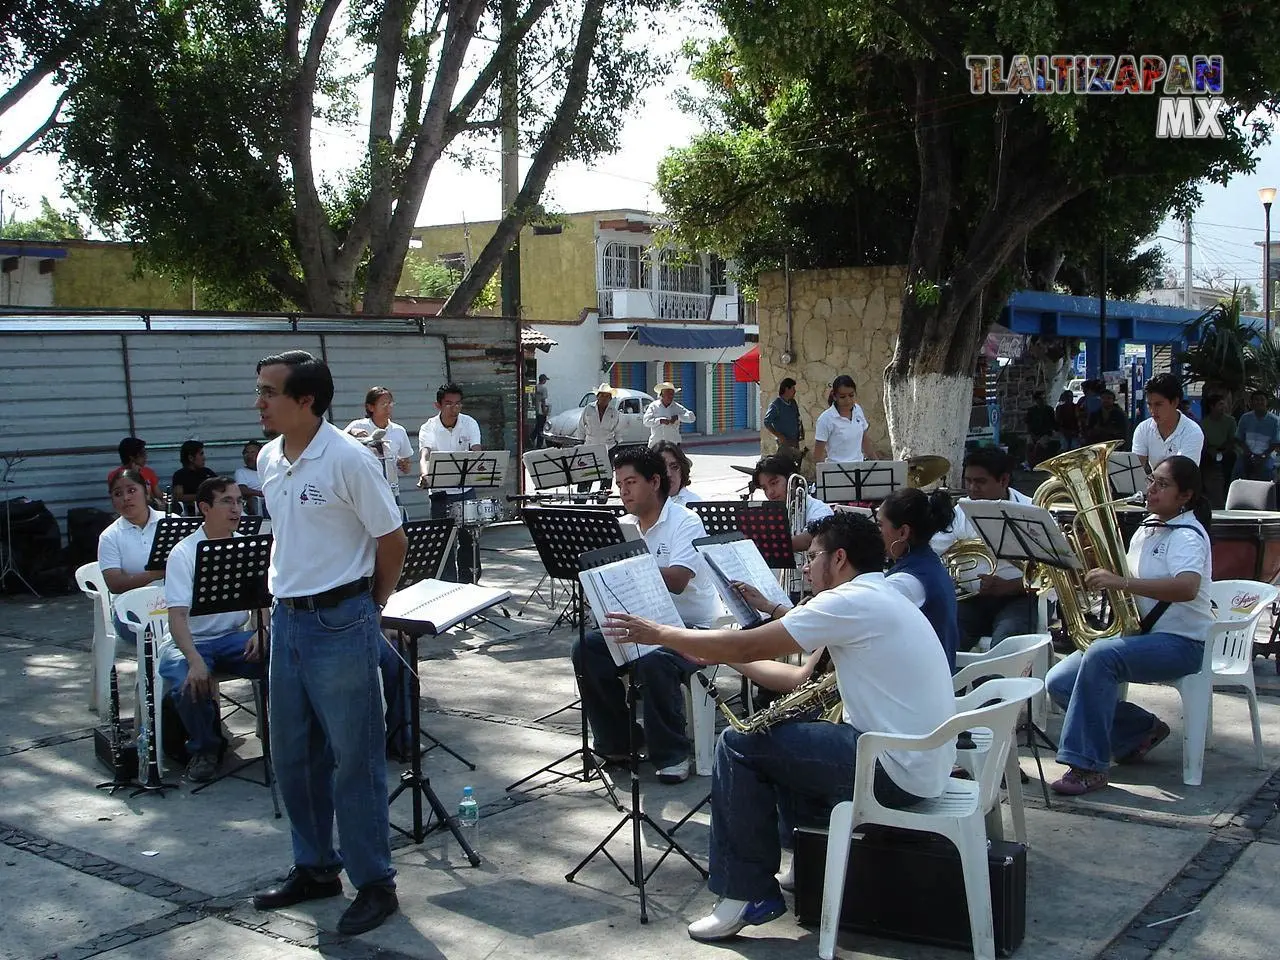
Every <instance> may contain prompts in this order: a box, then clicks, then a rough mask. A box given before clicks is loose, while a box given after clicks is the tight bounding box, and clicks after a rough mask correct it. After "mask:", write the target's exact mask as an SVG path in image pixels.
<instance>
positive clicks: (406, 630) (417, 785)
mask: <svg viewBox="0 0 1280 960" xmlns="http://www.w3.org/2000/svg"><path fill="white" fill-rule="evenodd" d="M441 563H443V558H441ZM435 583H436V584H438V585H439V586H442V587H448V588H450V589H462V590H475V591H485V592H487V593H490V594H492V599H491V600H490V601H489V602H488V603H486V604H485V605H484V606H480V607H479V609H482V610H483V609H487V607H491V606H493V605H495V604H498V603H502V602H503V600H505V599H507V598H508V597H510V596H511V594H510V592H509V591H506V590H502V591H494V590H493V589H492V588H488V587H478V586H475V585H474V584H451V583H446V582H445V581H442V580H436V581H435ZM393 599H394V595H393ZM388 606H390V603H388ZM464 619H466V618H465V617H459V618H457V619H451V620H447V621H442V622H439V623H435V624H433V625H430V626H429V625H427V624H426V623H424V622H422V621H421V619H420V618H413V619H401V618H397V617H396V616H394V613H393V614H392V615H384V617H383V622H384V623H385V624H386V625H387V626H388V627H390V628H392V629H394V630H395V631H396V633H397V634H398V635H399V636H400V637H401V638H402V639H403V638H408V651H409V658H410V660H411V661H412V662H413V664H414V665H415V666H416V665H417V663H418V637H420V636H439V635H440V634H442V633H444V632H446V631H447V630H450V629H452V628H453V627H454V626H456V625H457V624H459V623H461V622H462V621H463V620H464ZM409 674H410V680H409V727H410V730H411V731H412V737H413V742H414V743H419V742H421V740H420V738H421V737H422V736H424V731H423V730H422V725H421V724H422V719H421V713H422V681H421V679H420V677H419V676H418V671H417V670H410V671H409ZM432 739H433V740H434V738H432ZM434 742H435V743H436V744H438V745H441V746H443V745H442V744H439V741H434ZM428 749H430V748H428ZM444 749H445V750H448V752H449V753H453V755H454V756H455V757H458V756H459V755H458V754H456V753H454V752H453V751H452V750H449V748H448V747H445V748H444ZM425 753H426V751H425V750H414V751H413V753H412V754H411V756H410V759H409V769H408V770H406V771H404V773H402V774H400V785H399V786H397V787H396V788H395V790H394V791H392V793H391V796H389V797H388V798H387V806H388V807H390V806H391V805H392V804H393V803H395V802H396V799H397V798H398V797H399V796H400V795H401V794H402V793H404V792H405V791H406V790H408V791H410V793H411V795H412V797H413V824H412V827H411V828H410V829H407V830H406V829H405V828H404V827H401V826H399V825H398V824H395V823H392V824H390V826H391V829H393V830H395V831H396V832H397V833H400V834H402V835H403V836H406V837H408V838H409V839H411V840H412V841H413V842H414V843H421V842H422V841H423V840H425V839H426V837H427V835H428V834H430V833H431V832H432V831H434V830H438V829H439V828H440V827H442V826H443V827H445V828H446V829H448V831H449V832H450V833H452V834H453V837H454V839H455V840H457V841H458V845H459V846H460V847H461V848H462V852H463V853H464V854H465V855H466V857H467V859H468V860H470V861H471V865H472V866H473V867H478V866H479V865H480V855H479V854H478V853H476V852H475V850H474V849H473V848H472V846H471V844H470V843H468V842H467V838H466V837H465V836H463V834H462V831H461V830H460V829H459V828H458V820H457V818H456V817H454V816H450V815H449V811H448V810H446V809H445V806H444V804H443V803H442V802H441V801H440V797H439V796H437V794H436V792H435V790H433V789H432V787H431V780H430V778H429V777H427V776H426V775H425V774H423V772H422V757H423V755H424V754H425ZM459 759H462V758H461V757H459ZM463 762H464V763H466V762H467V761H465V760H464V761H463ZM469 766H470V767H471V769H472V770H474V769H475V764H469ZM424 798H425V799H426V801H427V803H428V804H429V805H430V807H431V812H432V814H434V816H435V818H436V822H435V823H434V824H432V825H430V826H428V825H427V822H428V821H424V820H423V810H422V801H423V799H424ZM428 819H429V818H428Z"/></svg>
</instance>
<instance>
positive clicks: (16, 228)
mask: <svg viewBox="0 0 1280 960" xmlns="http://www.w3.org/2000/svg"><path fill="white" fill-rule="evenodd" d="M0 237H4V238H5V239H6V240H83V239H84V227H83V226H81V225H80V221H79V220H78V219H76V216H75V214H73V213H62V212H61V211H59V210H58V209H57V208H56V207H54V205H53V204H51V203H50V202H49V198H48V197H41V198H40V212H39V213H38V214H37V215H36V216H34V217H32V218H31V219H30V220H19V219H17V217H16V215H14V214H10V215H9V219H8V221H7V222H5V223H4V224H0Z"/></svg>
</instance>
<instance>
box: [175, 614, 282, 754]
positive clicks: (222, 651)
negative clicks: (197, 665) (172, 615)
mask: <svg viewBox="0 0 1280 960" xmlns="http://www.w3.org/2000/svg"><path fill="white" fill-rule="evenodd" d="M252 636H253V631H252V630H241V631H238V632H236V633H228V634H226V635H224V636H221V637H215V638H214V639H212V640H197V641H196V652H197V653H199V654H200V656H201V657H203V658H204V665H205V666H206V667H208V668H209V672H210V673H214V672H215V671H216V672H218V673H233V674H235V675H236V676H237V677H244V678H246V679H249V680H258V679H260V678H261V677H262V664H261V663H253V662H251V661H249V660H246V659H245V658H244V646H245V644H246V643H248V642H249V638H250V637H252ZM158 669H159V671H160V677H161V679H163V680H164V695H165V696H166V697H169V699H171V700H172V701H173V704H174V706H175V707H177V709H178V716H180V717H182V725H183V726H184V727H185V728H186V730H187V752H188V753H190V754H192V755H194V754H197V753H206V752H207V753H216V752H217V750H218V749H219V748H220V747H221V746H222V737H221V735H220V732H219V730H218V702H217V697H201V698H200V699H198V700H197V699H195V698H193V697H192V696H191V695H190V693H183V692H182V684H183V683H184V682H185V681H186V679H187V670H188V669H189V667H188V664H187V658H186V657H185V656H183V654H182V651H181V650H179V649H178V645H177V644H176V643H174V642H173V641H172V640H166V641H165V642H164V643H163V644H161V646H160V658H159V661H158Z"/></svg>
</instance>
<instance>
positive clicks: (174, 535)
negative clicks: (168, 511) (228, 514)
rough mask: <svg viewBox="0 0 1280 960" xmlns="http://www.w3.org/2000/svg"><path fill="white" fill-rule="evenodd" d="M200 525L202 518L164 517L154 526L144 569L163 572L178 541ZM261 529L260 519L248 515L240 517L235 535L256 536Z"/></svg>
mask: <svg viewBox="0 0 1280 960" xmlns="http://www.w3.org/2000/svg"><path fill="white" fill-rule="evenodd" d="M202 523H204V518H203V517H165V518H164V519H163V520H161V521H160V523H159V524H157V525H156V538H155V539H154V540H152V541H151V553H150V555H148V557H147V567H146V569H148V570H163V569H164V565H165V564H166V563H167V562H168V560H169V554H171V553H172V552H173V548H174V547H176V546H177V545H178V543H179V541H181V540H185V539H186V538H187V537H189V536H191V534H193V533H195V532H196V531H197V530H199V529H200V525H201V524H202ZM261 529H262V517H251V516H249V515H248V514H245V515H243V516H241V517H240V523H239V524H237V525H236V533H238V534H239V535H240V536H242V537H253V536H257V533H258V531H259V530H261Z"/></svg>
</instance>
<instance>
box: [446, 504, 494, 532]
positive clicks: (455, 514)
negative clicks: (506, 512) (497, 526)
mask: <svg viewBox="0 0 1280 960" xmlns="http://www.w3.org/2000/svg"><path fill="white" fill-rule="evenodd" d="M501 505H502V504H501V502H500V501H498V500H459V501H458V502H456V503H451V504H449V516H451V517H452V518H453V519H454V522H455V523H457V524H458V525H459V526H462V527H480V526H484V525H485V524H489V523H493V522H494V521H496V520H497V519H498V517H499V511H500V507H501Z"/></svg>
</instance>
